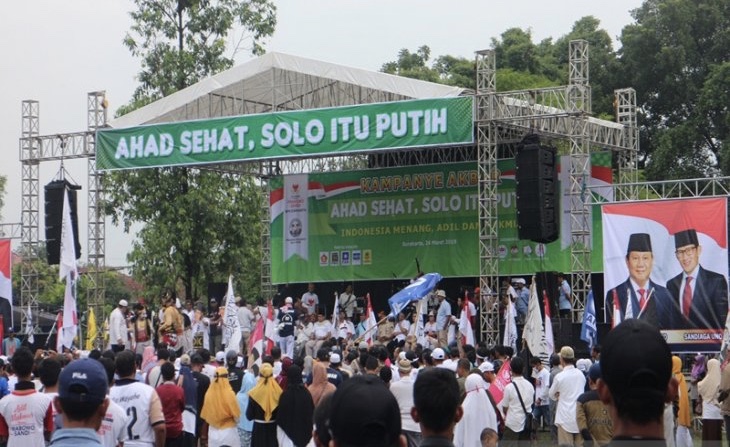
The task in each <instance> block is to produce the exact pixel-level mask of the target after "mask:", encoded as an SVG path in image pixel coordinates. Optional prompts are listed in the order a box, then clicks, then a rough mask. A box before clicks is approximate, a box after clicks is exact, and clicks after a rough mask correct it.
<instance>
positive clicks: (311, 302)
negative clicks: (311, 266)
mask: <svg viewBox="0 0 730 447" xmlns="http://www.w3.org/2000/svg"><path fill="white" fill-rule="evenodd" d="M302 306H304V308H305V309H307V313H308V314H309V315H312V314H315V313H317V306H319V297H318V296H317V294H316V293H314V283H313V282H310V283H309V285H308V286H307V291H306V292H304V294H303V295H302Z"/></svg>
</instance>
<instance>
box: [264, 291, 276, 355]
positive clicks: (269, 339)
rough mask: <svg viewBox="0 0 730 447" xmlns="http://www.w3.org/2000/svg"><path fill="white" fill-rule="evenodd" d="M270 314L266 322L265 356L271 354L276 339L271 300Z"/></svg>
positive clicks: (268, 306) (269, 305) (269, 303)
mask: <svg viewBox="0 0 730 447" xmlns="http://www.w3.org/2000/svg"><path fill="white" fill-rule="evenodd" d="M267 308H268V312H267V315H266V321H265V322H264V324H265V327H264V338H265V341H264V354H266V355H269V354H271V348H273V347H274V341H275V340H274V337H276V321H274V319H275V318H274V306H273V305H272V304H271V300H269V302H268V305H267Z"/></svg>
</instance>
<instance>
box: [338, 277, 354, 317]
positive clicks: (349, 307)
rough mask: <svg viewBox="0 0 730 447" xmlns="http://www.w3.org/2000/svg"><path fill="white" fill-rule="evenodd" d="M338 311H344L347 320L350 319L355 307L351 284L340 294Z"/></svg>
mask: <svg viewBox="0 0 730 447" xmlns="http://www.w3.org/2000/svg"><path fill="white" fill-rule="evenodd" d="M339 303H340V309H342V310H344V311H345V314H347V318H349V319H352V314H353V312H355V307H356V306H357V297H356V296H355V294H354V293H353V292H352V284H348V285H347V287H346V288H345V291H344V292H342V293H341V294H340V299H339Z"/></svg>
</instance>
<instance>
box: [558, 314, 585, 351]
mask: <svg viewBox="0 0 730 447" xmlns="http://www.w3.org/2000/svg"><path fill="white" fill-rule="evenodd" d="M577 326H578V328H579V329H578V331H579V332H578V337H577V338H573V323H572V322H571V321H570V318H553V339H554V341H555V350H556V351H558V352H560V348H562V347H563V346H573V347H574V346H575V344H576V342H575V340H580V325H577Z"/></svg>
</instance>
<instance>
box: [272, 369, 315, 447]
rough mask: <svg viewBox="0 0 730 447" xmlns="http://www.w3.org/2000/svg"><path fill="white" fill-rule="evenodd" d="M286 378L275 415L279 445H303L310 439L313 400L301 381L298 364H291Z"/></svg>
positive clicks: (292, 446)
mask: <svg viewBox="0 0 730 447" xmlns="http://www.w3.org/2000/svg"><path fill="white" fill-rule="evenodd" d="M287 378H288V385H287V388H286V390H285V391H284V392H283V393H282V394H281V399H280V400H279V412H278V414H277V415H276V425H277V437H278V440H279V447H305V446H306V445H307V444H308V443H309V440H310V439H312V424H313V418H314V401H313V400H312V395H311V394H309V391H308V390H307V388H305V386H304V383H302V369H301V368H300V367H299V366H297V365H291V366H290V367H289V371H288V375H287Z"/></svg>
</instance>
